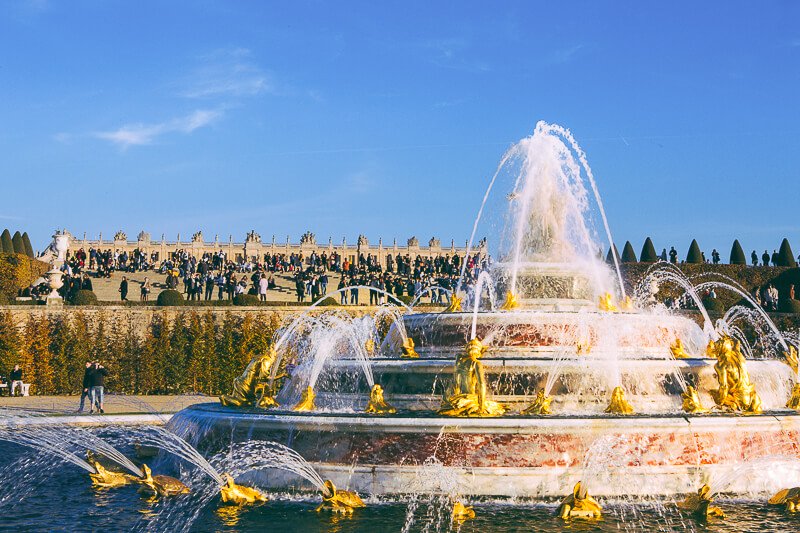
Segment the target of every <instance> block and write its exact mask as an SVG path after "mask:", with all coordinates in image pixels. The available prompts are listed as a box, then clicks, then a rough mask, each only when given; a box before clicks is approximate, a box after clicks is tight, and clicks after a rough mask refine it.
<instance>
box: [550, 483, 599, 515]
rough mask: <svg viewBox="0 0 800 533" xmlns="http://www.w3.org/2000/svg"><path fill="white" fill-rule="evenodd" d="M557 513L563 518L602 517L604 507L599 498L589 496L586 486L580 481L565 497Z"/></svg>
mask: <svg viewBox="0 0 800 533" xmlns="http://www.w3.org/2000/svg"><path fill="white" fill-rule="evenodd" d="M556 514H557V515H558V516H560V517H561V518H562V519H563V520H568V519H570V518H600V517H601V516H602V515H603V508H602V507H600V504H599V503H597V500H595V499H594V498H592V497H591V496H589V493H588V492H587V491H586V488H585V487H584V486H583V485H581V482H580V481H578V482H577V483H576V484H575V487H574V488H573V489H572V494H570V495H568V496H566V497H564V499H563V500H561V503H560V504H559V506H558V509H557V510H556Z"/></svg>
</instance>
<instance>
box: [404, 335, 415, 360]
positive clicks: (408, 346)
mask: <svg viewBox="0 0 800 533" xmlns="http://www.w3.org/2000/svg"><path fill="white" fill-rule="evenodd" d="M400 357H402V358H403V359H419V354H418V353H417V350H416V349H415V348H414V339H412V338H411V337H408V338H406V340H404V341H403V346H401V347H400Z"/></svg>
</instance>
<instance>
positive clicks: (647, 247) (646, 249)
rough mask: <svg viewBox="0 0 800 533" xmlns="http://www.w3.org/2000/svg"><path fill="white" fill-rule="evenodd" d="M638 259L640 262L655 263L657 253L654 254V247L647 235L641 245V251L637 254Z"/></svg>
mask: <svg viewBox="0 0 800 533" xmlns="http://www.w3.org/2000/svg"><path fill="white" fill-rule="evenodd" d="M639 261H641V262H642V263H655V262H656V261H658V255H657V254H656V247H655V246H653V240H652V239H651V238H650V237H648V238H647V239H645V241H644V245H643V246H642V253H641V254H640V255H639Z"/></svg>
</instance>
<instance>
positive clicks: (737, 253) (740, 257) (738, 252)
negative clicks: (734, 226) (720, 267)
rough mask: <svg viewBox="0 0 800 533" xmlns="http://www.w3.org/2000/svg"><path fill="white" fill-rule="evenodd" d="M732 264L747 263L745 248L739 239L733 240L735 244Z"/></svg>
mask: <svg viewBox="0 0 800 533" xmlns="http://www.w3.org/2000/svg"><path fill="white" fill-rule="evenodd" d="M730 263H731V264H732V265H746V264H747V258H745V256H744V250H742V245H741V244H739V239H736V240H735V241H733V246H732V247H731V261H730Z"/></svg>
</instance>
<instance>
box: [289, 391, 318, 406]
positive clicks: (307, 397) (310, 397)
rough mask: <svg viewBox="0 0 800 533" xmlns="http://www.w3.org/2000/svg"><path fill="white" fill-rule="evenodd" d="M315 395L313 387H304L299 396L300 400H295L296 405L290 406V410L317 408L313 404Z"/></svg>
mask: <svg viewBox="0 0 800 533" xmlns="http://www.w3.org/2000/svg"><path fill="white" fill-rule="evenodd" d="M316 397H317V395H316V394H314V389H312V388H311V387H306V390H304V391H303V394H302V395H301V396H300V401H299V402H297V405H295V406H294V407H292V411H313V410H314V409H316V408H317V406H316V405H314V400H315V399H316Z"/></svg>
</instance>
